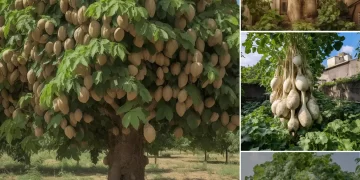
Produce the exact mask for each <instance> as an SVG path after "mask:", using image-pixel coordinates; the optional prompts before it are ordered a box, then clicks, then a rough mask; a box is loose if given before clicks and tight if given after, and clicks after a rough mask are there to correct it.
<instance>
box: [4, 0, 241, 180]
mask: <svg viewBox="0 0 360 180" xmlns="http://www.w3.org/2000/svg"><path fill="white" fill-rule="evenodd" d="M240 23H241V22H240V8H239V0H0V180H14V179H16V180H43V179H45V180H49V179H51V180H75V179H76V180H79V179H81V180H106V179H109V180H145V179H146V180H218V179H223V180H237V179H239V178H240V169H239V164H240V162H239V156H240V128H239V126H240V115H239V109H240V100H239V99H240V93H239V92H240V73H239V63H240V60H239V57H240V56H239V54H240V51H239V49H240V43H239V38H240Z"/></svg>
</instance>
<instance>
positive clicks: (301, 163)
mask: <svg viewBox="0 0 360 180" xmlns="http://www.w3.org/2000/svg"><path fill="white" fill-rule="evenodd" d="M241 157H242V159H241V164H242V166H241V180H274V179H279V180H283V179H292V180H330V179H331V180H338V179H343V180H345V179H346V180H357V179H360V163H359V162H360V153H359V152H334V153H329V152H317V153H315V152H242V153H241Z"/></svg>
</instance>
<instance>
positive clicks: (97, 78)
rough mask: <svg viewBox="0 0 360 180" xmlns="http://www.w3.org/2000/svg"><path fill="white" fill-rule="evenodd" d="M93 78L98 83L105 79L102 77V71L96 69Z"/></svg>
mask: <svg viewBox="0 0 360 180" xmlns="http://www.w3.org/2000/svg"><path fill="white" fill-rule="evenodd" d="M92 78H93V81H94V83H95V84H96V85H98V84H99V83H101V82H102V80H103V77H102V71H96V72H94V73H93V74H92Z"/></svg>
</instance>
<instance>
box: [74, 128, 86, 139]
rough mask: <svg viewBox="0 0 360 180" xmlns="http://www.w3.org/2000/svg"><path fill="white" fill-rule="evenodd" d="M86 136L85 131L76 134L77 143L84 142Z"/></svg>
mask: <svg viewBox="0 0 360 180" xmlns="http://www.w3.org/2000/svg"><path fill="white" fill-rule="evenodd" d="M84 136H85V133H84V131H83V130H80V131H77V132H76V136H75V139H76V140H77V141H82V140H83V139H84Z"/></svg>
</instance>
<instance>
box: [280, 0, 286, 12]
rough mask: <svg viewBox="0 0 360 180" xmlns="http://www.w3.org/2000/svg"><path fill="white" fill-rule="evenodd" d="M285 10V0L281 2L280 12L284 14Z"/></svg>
mask: <svg viewBox="0 0 360 180" xmlns="http://www.w3.org/2000/svg"><path fill="white" fill-rule="evenodd" d="M286 11H287V2H282V3H281V14H286Z"/></svg>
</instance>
